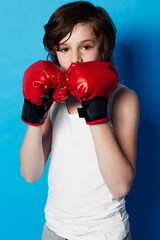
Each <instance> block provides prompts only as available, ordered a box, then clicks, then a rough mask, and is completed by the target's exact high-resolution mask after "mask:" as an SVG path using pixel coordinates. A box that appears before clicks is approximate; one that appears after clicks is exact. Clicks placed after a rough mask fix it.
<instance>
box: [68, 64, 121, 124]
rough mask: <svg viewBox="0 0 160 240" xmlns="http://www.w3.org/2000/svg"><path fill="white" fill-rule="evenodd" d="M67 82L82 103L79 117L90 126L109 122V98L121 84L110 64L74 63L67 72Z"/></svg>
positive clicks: (71, 91)
mask: <svg viewBox="0 0 160 240" xmlns="http://www.w3.org/2000/svg"><path fill="white" fill-rule="evenodd" d="M66 82H67V85H68V89H69V91H70V93H71V94H72V95H74V96H75V97H76V98H77V99H78V100H80V101H81V104H82V108H79V109H78V113H79V117H84V118H85V120H86V123H87V124H89V125H91V124H96V123H102V122H107V121H109V118H108V116H107V97H108V96H110V95H111V94H112V93H113V91H114V90H115V88H116V86H117V84H118V82H119V80H118V73H117V71H116V69H115V67H114V66H113V65H112V64H111V63H110V62H103V61H93V62H85V63H72V64H71V65H70V67H69V68H68V70H67V72H66Z"/></svg>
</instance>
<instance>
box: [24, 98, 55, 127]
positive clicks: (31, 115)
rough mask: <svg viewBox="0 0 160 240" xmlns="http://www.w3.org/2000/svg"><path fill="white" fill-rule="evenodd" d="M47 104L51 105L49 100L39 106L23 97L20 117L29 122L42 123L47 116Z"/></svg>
mask: <svg viewBox="0 0 160 240" xmlns="http://www.w3.org/2000/svg"><path fill="white" fill-rule="evenodd" d="M49 105H51V102H50V103H47V104H44V105H40V106H39V105H36V104H34V103H31V102H29V101H28V100H27V99H24V104H23V110H22V116H21V118H22V119H23V120H24V121H25V122H27V123H31V124H39V123H43V122H44V120H45V118H46V116H47V113H48V110H49Z"/></svg>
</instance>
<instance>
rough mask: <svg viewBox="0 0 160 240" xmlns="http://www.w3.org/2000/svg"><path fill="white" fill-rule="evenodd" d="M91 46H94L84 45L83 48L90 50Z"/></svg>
mask: <svg viewBox="0 0 160 240" xmlns="http://www.w3.org/2000/svg"><path fill="white" fill-rule="evenodd" d="M90 48H92V46H91V45H83V46H82V50H89V49H90Z"/></svg>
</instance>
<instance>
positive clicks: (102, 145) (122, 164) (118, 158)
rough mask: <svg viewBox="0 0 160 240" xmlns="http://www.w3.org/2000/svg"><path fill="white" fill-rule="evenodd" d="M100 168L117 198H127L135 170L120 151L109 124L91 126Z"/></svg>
mask: <svg viewBox="0 0 160 240" xmlns="http://www.w3.org/2000/svg"><path fill="white" fill-rule="evenodd" d="M90 129H91V133H92V137H93V141H94V145H95V150H96V154H97V159H98V163H99V168H100V171H101V174H102V177H103V179H104V181H105V182H106V184H107V186H108V188H109V189H110V191H111V193H112V195H113V196H114V197H115V198H120V197H123V196H125V195H126V194H127V193H128V191H129V189H130V187H131V184H132V181H133V178H134V170H133V168H132V165H131V163H130V162H129V161H128V159H127V158H126V156H125V155H124V154H123V152H122V150H121V149H120V147H119V145H118V143H117V141H116V138H115V136H114V134H113V132H112V130H111V128H110V126H109V124H108V123H101V124H95V125H91V126H90Z"/></svg>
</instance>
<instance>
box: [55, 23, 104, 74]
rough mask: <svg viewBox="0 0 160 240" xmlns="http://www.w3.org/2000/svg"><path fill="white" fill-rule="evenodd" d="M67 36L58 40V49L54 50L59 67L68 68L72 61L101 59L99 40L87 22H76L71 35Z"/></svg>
mask: <svg viewBox="0 0 160 240" xmlns="http://www.w3.org/2000/svg"><path fill="white" fill-rule="evenodd" d="M69 36H70V34H68V35H67V36H66V37H64V38H63V39H62V40H61V41H60V44H59V51H56V54H57V58H58V61H59V63H60V67H61V68H62V69H63V70H64V71H66V70H67V69H68V67H69V66H70V64H71V63H72V62H73V63H81V62H89V61H100V60H101V56H100V53H99V41H98V39H97V38H96V36H95V34H94V32H93V30H92V28H91V27H90V25H89V24H84V23H79V24H77V25H76V26H75V27H74V29H73V32H72V34H71V36H70V37H69ZM68 38H69V39H68ZM67 39H68V40H67ZM66 40H67V41H66ZM63 42H64V43H63Z"/></svg>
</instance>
